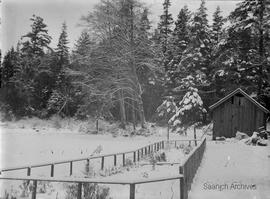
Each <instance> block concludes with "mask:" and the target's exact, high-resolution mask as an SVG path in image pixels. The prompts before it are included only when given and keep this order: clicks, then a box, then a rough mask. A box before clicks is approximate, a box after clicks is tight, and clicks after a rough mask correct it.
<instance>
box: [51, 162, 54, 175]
mask: <svg viewBox="0 0 270 199" xmlns="http://www.w3.org/2000/svg"><path fill="white" fill-rule="evenodd" d="M53 176H54V164H51V177H53Z"/></svg>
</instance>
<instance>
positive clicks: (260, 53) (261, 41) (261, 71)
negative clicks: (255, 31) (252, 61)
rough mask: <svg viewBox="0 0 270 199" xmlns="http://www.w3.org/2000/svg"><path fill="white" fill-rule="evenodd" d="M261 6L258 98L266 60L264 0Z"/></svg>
mask: <svg viewBox="0 0 270 199" xmlns="http://www.w3.org/2000/svg"><path fill="white" fill-rule="evenodd" d="M259 2H260V4H261V6H260V8H261V10H260V14H259V15H260V16H259V20H260V21H259V23H260V25H259V37H260V38H259V55H260V59H261V60H260V61H261V64H260V66H259V69H258V76H259V81H258V98H259V99H260V97H261V94H262V85H263V62H264V30H263V20H264V19H263V16H264V12H265V5H264V1H262V0H260V1H259Z"/></svg>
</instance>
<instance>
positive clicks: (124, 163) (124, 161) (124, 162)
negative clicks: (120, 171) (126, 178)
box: [123, 153, 126, 167]
mask: <svg viewBox="0 0 270 199" xmlns="http://www.w3.org/2000/svg"><path fill="white" fill-rule="evenodd" d="M125 155H126V154H124V153H123V167H124V166H125V165H126V158H125Z"/></svg>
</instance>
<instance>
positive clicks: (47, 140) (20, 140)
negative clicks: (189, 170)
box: [0, 118, 202, 199]
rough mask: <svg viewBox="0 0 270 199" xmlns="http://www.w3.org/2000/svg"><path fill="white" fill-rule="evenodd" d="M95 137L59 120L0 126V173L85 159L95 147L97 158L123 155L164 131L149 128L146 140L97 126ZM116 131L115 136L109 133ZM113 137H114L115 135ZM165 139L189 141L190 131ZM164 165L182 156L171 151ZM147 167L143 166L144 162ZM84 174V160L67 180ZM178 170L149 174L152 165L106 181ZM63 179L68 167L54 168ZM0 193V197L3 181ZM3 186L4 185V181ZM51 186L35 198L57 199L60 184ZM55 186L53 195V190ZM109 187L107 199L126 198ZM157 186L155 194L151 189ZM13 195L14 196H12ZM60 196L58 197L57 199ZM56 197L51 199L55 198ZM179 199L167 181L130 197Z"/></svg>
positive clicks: (121, 189) (42, 171)
mask: <svg viewBox="0 0 270 199" xmlns="http://www.w3.org/2000/svg"><path fill="white" fill-rule="evenodd" d="M100 126H101V129H102V130H101V131H100V134H98V135H96V134H92V133H91V131H90V132H89V131H87V129H90V130H91V129H95V126H94V123H90V124H89V123H83V122H78V121H74V120H71V121H67V120H65V121H61V120H58V119H57V118H56V120H55V121H54V120H48V121H43V120H39V119H36V118H34V119H25V120H19V121H16V122H7V123H0V142H1V148H0V150H1V153H0V158H1V159H0V162H1V165H0V167H1V168H6V167H16V166H23V165H33V164H40V163H45V162H53V161H61V160H66V159H70V158H80V157H85V156H89V155H90V154H92V153H93V151H94V150H95V149H97V148H98V146H101V148H102V150H101V154H108V153H118V152H124V151H129V150H135V149H138V148H140V147H142V146H145V145H148V144H150V143H153V142H155V141H160V140H165V139H166V132H167V131H166V128H162V127H157V126H153V125H149V129H150V132H151V135H150V136H126V137H125V136H121V135H122V134H126V132H130V131H131V129H130V127H128V128H129V129H128V130H127V131H126V132H117V131H119V129H117V125H115V124H109V123H105V122H104V123H102V121H101V125H100ZM112 129H113V131H116V133H112ZM201 133H202V131H201V130H198V131H197V136H198V137H200V136H201ZM115 134H116V136H115ZM170 138H171V139H193V129H190V132H188V136H187V137H186V136H180V135H179V134H174V133H172V134H171V135H170ZM132 155H133V154H130V155H127V156H126V158H129V159H132V157H133V156H132ZM167 158H168V161H170V162H180V161H181V160H182V159H183V154H181V153H179V151H178V152H177V151H175V150H173V149H172V150H171V151H170V153H169V154H168V155H167ZM117 160H118V162H119V164H121V162H122V158H121V156H118V157H117ZM94 161H96V162H91V165H92V166H94V167H96V168H94V169H96V170H97V172H98V170H99V169H100V160H94ZM148 163H149V161H148ZM107 165H113V159H112V158H105V169H106V167H107ZM84 169H85V161H83V162H78V163H74V165H73V177H76V176H82V172H83V171H84ZM4 173H5V174H9V175H15V176H26V169H24V170H20V171H10V172H4ZM49 174H50V167H45V168H33V169H32V170H31V176H49ZM177 174H178V165H174V166H170V165H166V166H156V170H155V171H152V166H151V165H150V166H147V165H146V166H140V167H134V168H131V169H130V170H129V171H124V172H121V173H118V174H117V175H114V176H110V177H113V178H115V177H117V178H127V177H128V178H134V177H140V176H141V177H145V178H151V177H158V176H164V175H165V176H167V175H177ZM59 176H69V164H66V165H55V177H59ZM1 183H2V188H1V189H2V190H1V192H2V193H3V191H4V189H5V188H3V181H1V182H0V184H1ZM18 183H21V182H17V183H14V182H11V181H9V183H8V184H10V185H11V184H13V186H14V191H15V190H16V189H15V187H16V186H15V184H17V185H18ZM4 184H5V187H7V185H8V184H7V181H5V183H4ZM51 184H54V186H53V187H54V189H55V190H54V191H52V192H51V193H50V195H48V194H40V193H39V194H38V198H57V197H58V198H61V197H62V198H63V197H64V194H65V189H64V187H65V186H66V185H64V184H63V183H51ZM57 187H58V188H59V190H57ZM108 187H109V188H110V196H111V197H112V198H117V199H120V198H128V193H129V187H128V186H124V185H108ZM157 187H159V189H158V190H157ZM15 192H16V191H15ZM61 194H62V195H61ZM56 195H57V196H56ZM167 196H169V198H179V180H171V181H168V182H158V183H149V184H142V185H138V186H137V187H136V198H153V199H158V198H160V199H164V198H166V197H167Z"/></svg>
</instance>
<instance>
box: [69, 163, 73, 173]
mask: <svg viewBox="0 0 270 199" xmlns="http://www.w3.org/2000/svg"><path fill="white" fill-rule="evenodd" d="M72 171H73V162H72V161H70V163H69V175H70V176H72Z"/></svg>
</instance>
